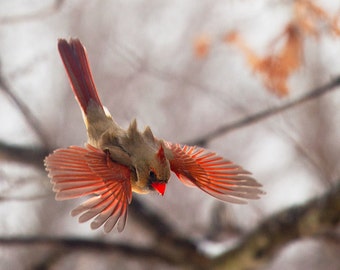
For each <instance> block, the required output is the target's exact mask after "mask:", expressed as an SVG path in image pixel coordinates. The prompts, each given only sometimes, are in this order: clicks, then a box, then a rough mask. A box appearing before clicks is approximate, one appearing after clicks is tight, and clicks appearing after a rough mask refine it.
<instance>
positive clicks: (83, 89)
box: [58, 39, 103, 114]
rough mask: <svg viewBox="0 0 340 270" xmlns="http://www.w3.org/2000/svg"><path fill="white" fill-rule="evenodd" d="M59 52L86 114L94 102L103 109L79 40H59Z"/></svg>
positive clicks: (84, 51)
mask: <svg viewBox="0 0 340 270" xmlns="http://www.w3.org/2000/svg"><path fill="white" fill-rule="evenodd" d="M58 50H59V53H60V56H61V59H62V60H63V63H64V66H65V69H66V72H67V75H68V78H69V80H70V83H71V86H72V90H73V92H74V94H75V96H76V98H77V100H78V102H79V104H80V106H81V108H82V110H83V111H84V113H85V114H86V113H87V108H88V106H89V104H90V102H91V100H92V102H94V103H95V104H96V105H98V106H100V107H101V108H103V105H102V103H101V101H100V99H99V96H98V93H97V89H96V86H95V84H94V80H93V77H92V72H91V69H90V65H89V61H88V58H87V54H86V50H85V48H84V47H83V45H82V44H81V42H80V41H79V39H71V40H70V41H69V42H67V41H66V40H65V39H59V40H58Z"/></svg>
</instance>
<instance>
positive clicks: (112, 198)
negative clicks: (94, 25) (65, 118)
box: [45, 39, 263, 232]
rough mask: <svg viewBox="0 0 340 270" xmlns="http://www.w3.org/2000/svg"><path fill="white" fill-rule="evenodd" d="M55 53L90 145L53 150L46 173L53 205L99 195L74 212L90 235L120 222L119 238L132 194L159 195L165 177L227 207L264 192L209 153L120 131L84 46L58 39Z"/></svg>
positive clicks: (149, 135) (132, 131)
mask: <svg viewBox="0 0 340 270" xmlns="http://www.w3.org/2000/svg"><path fill="white" fill-rule="evenodd" d="M58 49H59V53H60V56H61V59H62V61H63V63H64V65H65V68H66V72H67V75H68V78H69V80H70V83H71V87H72V90H73V92H74V94H75V96H76V98H77V100H78V102H79V105H80V107H81V109H82V113H83V118H84V122H85V125H86V128H87V135H88V142H87V144H86V145H85V147H78V146H70V147H68V148H66V149H57V150H56V151H54V153H53V154H51V155H49V156H48V157H46V159H45V166H46V169H47V171H48V172H49V174H48V175H49V177H50V178H51V182H52V183H53V190H54V191H55V192H56V200H68V199H73V198H78V197H83V196H86V195H96V196H94V197H92V198H90V199H88V200H87V201H85V202H84V203H82V204H81V205H79V206H78V207H77V208H75V209H74V210H73V211H72V213H71V214H72V215H73V216H75V215H78V214H81V213H82V215H81V216H80V218H79V222H85V221H88V220H89V219H92V218H94V217H95V219H94V220H93V221H92V223H91V228H92V229H96V228H98V227H100V226H101V225H103V224H104V230H105V232H110V231H111V230H112V229H113V227H114V226H115V225H116V223H117V222H118V225H117V228H118V231H122V230H123V229H124V226H125V223H126V218H127V207H128V204H129V203H130V202H131V199H132V191H134V192H137V193H148V192H150V191H157V192H159V193H160V194H161V195H163V194H164V192H165V187H166V184H167V183H168V180H169V178H170V171H173V172H174V173H175V174H176V175H177V177H178V178H179V179H180V180H181V181H182V182H183V183H185V184H187V185H189V186H196V187H198V188H200V189H201V190H203V191H205V192H206V193H208V194H210V195H212V196H214V197H215V198H217V199H220V200H222V201H226V202H232V203H245V202H246V201H245V200H244V199H257V198H259V195H260V194H262V193H263V192H262V191H261V190H260V187H261V185H260V184H259V183H257V182H256V181H255V179H253V178H252V177H250V176H249V174H250V173H249V172H247V171H245V170H244V169H242V168H241V167H240V166H238V165H235V164H234V163H232V162H231V161H228V160H225V159H223V158H222V157H219V156H217V155H216V154H215V153H213V152H210V151H207V150H206V149H203V148H199V147H196V146H187V145H180V144H177V143H171V142H167V141H164V140H161V139H158V138H156V137H154V135H153V134H152V132H151V129H150V127H146V128H145V130H144V131H143V132H140V131H139V130H138V129H137V124H136V121H135V120H133V121H132V122H131V124H130V126H129V128H128V129H127V130H124V129H123V128H121V127H120V126H119V125H118V124H117V123H116V122H115V121H114V119H113V118H112V117H111V115H110V113H109V112H108V110H107V109H106V108H105V107H104V106H103V105H102V103H101V101H100V99H99V96H98V93H97V90H96V86H95V84H94V81H93V77H92V73H91V70H90V66H89V62H88V59H87V54H86V51H85V48H84V47H83V45H82V44H81V42H80V41H79V40H78V39H71V40H70V41H69V42H68V41H66V40H64V39H60V40H59V41H58Z"/></svg>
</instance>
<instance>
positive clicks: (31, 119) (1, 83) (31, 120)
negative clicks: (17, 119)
mask: <svg viewBox="0 0 340 270" xmlns="http://www.w3.org/2000/svg"><path fill="white" fill-rule="evenodd" d="M0 88H2V90H3V91H4V92H5V93H6V94H7V95H8V96H9V97H10V98H11V99H12V101H13V102H14V103H15V105H16V106H17V107H18V109H19V110H20V112H21V113H22V115H23V116H24V117H25V118H26V121H27V123H28V124H29V125H30V126H31V128H32V129H33V130H34V132H35V133H36V134H37V135H38V137H39V139H40V140H41V142H42V143H43V145H45V146H48V145H49V143H48V136H47V134H46V133H45V131H44V129H43V128H42V127H41V125H40V123H39V120H38V119H37V118H36V117H35V116H34V115H33V114H32V112H31V110H30V109H29V107H27V106H26V104H25V103H24V102H22V101H21V100H20V98H19V97H18V96H16V95H15V94H14V93H13V91H11V89H10V87H9V86H8V85H7V83H6V82H5V79H4V78H3V76H2V73H0Z"/></svg>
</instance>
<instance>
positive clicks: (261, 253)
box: [212, 180, 340, 270]
mask: <svg viewBox="0 0 340 270" xmlns="http://www.w3.org/2000/svg"><path fill="white" fill-rule="evenodd" d="M339 213H340V180H338V183H337V185H336V186H334V187H333V188H331V189H330V190H329V191H328V192H327V193H326V194H325V195H323V196H322V197H320V198H316V199H313V200H311V201H309V202H307V203H306V204H304V205H301V206H293V207H290V208H288V209H286V210H283V211H281V212H279V213H277V214H275V215H272V216H271V217H269V218H268V219H267V220H265V221H263V222H262V224H260V226H258V228H256V229H255V230H254V231H253V232H252V233H250V234H249V235H248V236H247V237H245V238H244V239H243V241H242V242H241V243H240V244H239V245H238V246H237V247H235V248H234V249H232V250H229V251H226V252H225V253H223V254H222V255H220V256H219V257H217V258H215V259H214V260H213V264H212V266H213V269H228V270H233V269H237V270H240V269H254V268H255V267H261V266H263V265H264V264H265V263H267V262H268V261H269V260H270V259H271V258H272V257H273V255H274V254H275V253H276V252H277V251H278V250H280V249H281V248H282V247H284V246H285V245H286V244H288V243H289V242H291V241H294V240H298V239H301V238H304V237H312V236H318V235H320V234H324V233H329V231H330V230H333V229H336V227H337V226H338V225H339V223H340V215H339Z"/></svg>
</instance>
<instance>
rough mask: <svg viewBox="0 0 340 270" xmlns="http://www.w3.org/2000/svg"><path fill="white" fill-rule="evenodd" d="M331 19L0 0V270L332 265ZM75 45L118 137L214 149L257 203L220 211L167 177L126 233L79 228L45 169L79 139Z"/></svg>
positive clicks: (132, 3)
mask: <svg viewBox="0 0 340 270" xmlns="http://www.w3.org/2000/svg"><path fill="white" fill-rule="evenodd" d="M339 18H340V3H337V1H327V0H319V1H316V0H295V1H293V0H275V1H269V0H258V1H250V0H241V1H236V0H224V1H222V0H218V1H208V0H206V1H195V0H185V1H182V0H173V1H160V0H128V1H122V0H121V1H118V0H103V1H99V0H97V1H85V0H70V1H62V0H54V1H53V0H48V1H36V0H30V1H24V0H13V1H1V3H0V40H1V42H0V121H1V125H0V213H1V219H0V269H94V268H96V269H98V270H99V269H181V268H183V267H192V268H194V269H199V267H201V268H202V269H213V265H214V267H215V263H216V260H214V259H215V258H216V256H220V258H222V257H223V256H228V254H229V255H230V254H231V253H230V252H231V251H233V252H235V253H233V254H234V256H233V258H234V260H235V261H236V268H235V269H253V268H255V267H257V268H258V269H268V270H269V269H270V270H272V269H334V270H335V269H339V267H340V258H339V254H340V241H339V235H340V234H339V216H340V212H339V207H340V206H339V205H340V202H339V199H337V200H336V198H339V197H340V195H339V181H340V180H339V176H340V166H339V158H340V143H339V139H340V114H339V109H338V108H339V106H340V92H339V91H337V90H339V86H338V85H339V84H340V82H339V81H340V79H339V76H340V61H339V59H340V19H339ZM70 37H78V38H79V39H80V40H81V41H82V43H83V44H84V45H85V46H86V49H87V52H88V55H89V58H90V63H91V67H92V71H93V73H94V80H95V82H96V84H97V88H98V89H99V94H100V96H101V98H102V100H103V103H104V104H105V105H106V107H107V108H108V109H109V110H110V112H111V114H112V115H113V116H114V118H115V119H116V121H117V122H118V123H119V124H120V125H121V126H123V127H125V128H126V127H128V125H129V123H130V121H131V120H132V119H133V118H136V119H137V121H138V125H139V127H140V128H141V129H143V128H144V127H145V126H146V125H149V126H150V127H151V128H152V130H153V132H154V134H155V136H157V137H159V138H164V139H166V140H169V141H173V142H180V143H189V144H198V145H201V146H204V147H206V148H208V149H210V150H212V151H216V152H218V153H219V154H220V155H222V156H224V157H225V158H227V159H230V160H232V161H234V162H236V163H237V164H240V165H241V166H242V167H244V168H245V169H247V170H249V171H251V172H252V173H253V175H254V177H255V178H256V179H257V180H258V182H260V183H261V184H262V185H263V189H264V190H265V192H266V195H264V196H263V197H262V198H261V199H260V200H256V201H250V202H249V203H248V204H246V205H232V204H226V203H223V202H220V201H218V200H216V199H214V198H212V197H210V196H208V195H207V194H205V193H203V192H201V191H200V190H198V189H191V188H188V187H186V186H184V185H183V184H182V183H181V182H179V181H178V180H177V179H176V177H175V176H172V178H171V180H170V183H169V185H168V188H167V192H166V194H165V196H164V197H160V196H158V195H157V194H150V195H147V196H144V195H143V196H141V195H136V194H134V202H135V203H134V204H133V205H132V206H131V209H129V211H130V212H129V214H130V215H129V218H128V221H127V226H126V227H125V230H124V231H123V232H122V233H118V232H117V231H116V230H114V232H112V233H110V234H105V233H104V232H103V229H102V228H100V229H98V230H96V231H92V230H91V229H90V226H89V223H84V224H79V223H78V221H77V218H72V217H71V216H70V215H69V212H70V210H71V209H73V207H75V206H76V205H78V204H79V203H80V202H81V201H82V200H73V201H64V202H56V201H55V200H54V194H53V192H52V188H51V184H50V182H49V179H48V177H47V173H46V172H45V170H44V167H43V158H44V156H46V155H47V154H48V153H50V152H52V151H53V150H54V149H56V148H60V147H67V146H69V145H80V146H82V145H83V144H84V143H85V142H86V130H85V126H84V124H83V120H82V115H81V112H80V109H79V107H78V104H77V103H76V101H75V98H74V96H73V93H72V91H71V89H70V86H69V83H68V80H67V77H66V74H65V71H64V68H63V65H62V63H61V60H60V57H59V54H58V52H57V47H56V46H57V39H58V38H66V39H68V38H70ZM320 87H321V88H320ZM330 191H333V193H329V192H330ZM334 192H338V193H334ZM324 194H326V195H324ZM327 194H333V195H332V196H334V198H335V199H334V200H333V201H332V202H333V204H332V203H331V204H330V205H329V207H328V208H327V209H328V210H329V211H328V212H327V213H325V212H324V211H322V212H321V213H322V216H323V217H324V219H325V220H327V218H328V217H329V216H327V215H328V214H329V213H330V214H329V215H333V216H335V218H331V221H330V223H327V222H325V223H323V222H324V219H321V221H320V220H319V219H318V217H319V215H318V213H319V212H318V210H317V209H318V207H320V206H322V204H320V203H319V201H318V198H320V196H323V200H321V201H323V202H325V201H327V198H329V196H331V195H329V196H328V195H327ZM334 194H338V195H339V196H338V195H334ZM311 200H312V201H311ZM313 200H314V201H313ZM296 209H309V210H310V211H309V212H308V211H307V212H308V213H310V212H313V211H314V212H313V213H316V214H313V215H311V216H308V215H307V218H306V219H303V221H301V220H300V218H301V219H302V217H305V216H304V214H306V213H307V212H306V211H305V212H304V211H300V212H299V211H298V212H296V211H295V212H294V210H296ZM332 211H333V212H332ZM281 214H282V215H281ZM319 221H320V222H319ZM290 226H291V227H290ZM264 228H265V230H264ZM266 230H267V232H268V233H267V234H266V233H264V234H263V232H264V231H266ZM305 230H306V231H305ZM261 233H262V238H261V237H260V238H259V239H260V240H259V241H255V243H257V244H254V241H253V242H251V241H250V240H251V236H257V235H261ZM261 239H262V242H261ZM258 243H262V244H263V243H265V244H263V245H265V247H266V248H263V249H262V250H260V251H259V250H258V249H257V247H258ZM240 247H243V248H244V247H246V248H248V249H249V250H250V253H247V254H246V255H244V254H243V253H242V248H240ZM238 248H239V249H238ZM252 251H254V254H255V255H249V254H252V253H251V252H252ZM237 252H238V253H237ZM247 256H249V257H247ZM250 257H251V259H249V258H250ZM306 258H308V259H306ZM222 261H223V260H222ZM225 263H226V264H224V262H223V263H220V265H219V267H220V268H219V269H225V267H227V263H228V260H225ZM234 267H235V266H234ZM228 269H234V268H231V267H228Z"/></svg>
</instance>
